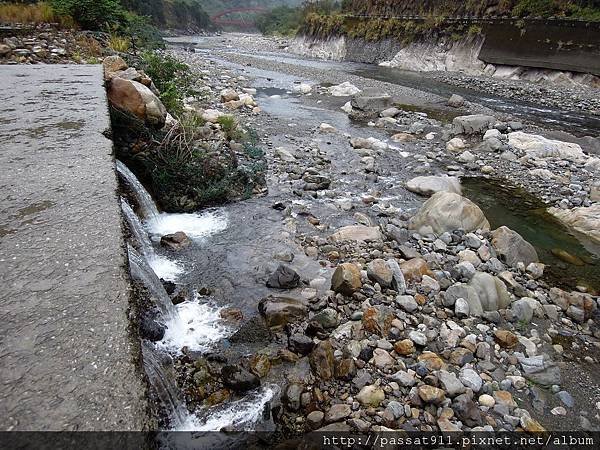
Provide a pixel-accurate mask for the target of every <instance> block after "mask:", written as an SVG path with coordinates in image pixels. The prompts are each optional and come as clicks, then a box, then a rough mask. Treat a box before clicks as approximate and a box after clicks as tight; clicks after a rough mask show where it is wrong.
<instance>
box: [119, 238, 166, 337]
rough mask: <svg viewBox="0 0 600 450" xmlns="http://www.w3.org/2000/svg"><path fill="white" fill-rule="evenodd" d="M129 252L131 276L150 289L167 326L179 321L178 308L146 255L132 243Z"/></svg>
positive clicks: (128, 247) (128, 248)
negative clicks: (139, 251)
mask: <svg viewBox="0 0 600 450" xmlns="http://www.w3.org/2000/svg"><path fill="white" fill-rule="evenodd" d="M127 253H128V255H129V270H130V272H131V277H132V278H133V279H134V280H137V281H139V282H140V283H142V284H143V285H144V286H145V287H146V288H147V289H148V291H149V292H150V294H151V295H152V297H153V298H154V300H155V302H156V306H157V308H158V309H159V311H160V313H161V315H162V317H163V319H164V320H165V321H166V322H167V326H168V325H169V323H175V322H177V317H178V314H177V309H176V308H175V305H173V302H172V301H171V299H170V298H169V294H167V291H165V288H164V286H163V284H162V282H161V281H160V279H159V278H158V276H157V275H156V273H155V272H154V270H152V268H151V267H150V265H149V264H148V262H147V261H146V260H145V259H144V257H143V256H142V255H140V254H139V253H138V251H137V250H136V249H135V248H133V247H132V246H131V245H130V244H128V245H127Z"/></svg>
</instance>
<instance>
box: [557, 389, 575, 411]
mask: <svg viewBox="0 0 600 450" xmlns="http://www.w3.org/2000/svg"><path fill="white" fill-rule="evenodd" d="M556 396H557V397H558V398H559V399H560V401H561V402H563V404H564V405H565V406H566V407H567V408H572V407H573V406H575V399H574V398H573V396H572V395H571V394H569V393H568V392H567V391H560V392H559V393H558V394H556Z"/></svg>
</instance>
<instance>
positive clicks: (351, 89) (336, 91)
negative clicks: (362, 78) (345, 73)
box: [328, 81, 361, 97]
mask: <svg viewBox="0 0 600 450" xmlns="http://www.w3.org/2000/svg"><path fill="white" fill-rule="evenodd" d="M328 90H329V94H331V95H333V96H334V97H350V96H352V95H356V94H358V93H360V92H361V90H360V89H359V88H357V87H356V86H354V85H353V84H352V83H350V82H349V81H346V82H344V83H342V84H338V85H336V86H331V87H330V88H329V89H328Z"/></svg>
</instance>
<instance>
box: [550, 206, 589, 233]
mask: <svg viewBox="0 0 600 450" xmlns="http://www.w3.org/2000/svg"><path fill="white" fill-rule="evenodd" d="M548 212H549V213H550V214H552V215H553V216H554V217H556V218H557V219H558V220H560V221H561V222H562V223H563V224H565V225H566V226H567V227H569V228H571V229H572V230H575V231H577V232H578V233H582V234H584V235H585V236H587V237H588V238H589V239H591V240H592V241H594V242H596V243H600V203H593V204H592V205H591V206H588V207H585V206H582V207H580V208H573V209H560V208H548Z"/></svg>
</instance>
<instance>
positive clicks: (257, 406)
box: [175, 385, 278, 431]
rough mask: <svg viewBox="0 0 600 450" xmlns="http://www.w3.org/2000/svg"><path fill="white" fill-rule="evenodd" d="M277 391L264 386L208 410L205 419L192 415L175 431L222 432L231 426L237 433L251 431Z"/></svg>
mask: <svg viewBox="0 0 600 450" xmlns="http://www.w3.org/2000/svg"><path fill="white" fill-rule="evenodd" d="M277 391H278V387H277V386H274V385H266V386H263V387H262V388H260V389H257V390H255V391H253V392H251V393H249V394H248V395H246V396H245V397H244V398H242V399H240V400H236V401H235V402H231V403H224V404H222V405H220V406H215V407H212V408H210V409H207V410H206V412H207V415H206V417H205V418H201V417H198V416H195V415H190V416H189V417H188V419H187V421H185V422H184V423H183V424H181V425H179V427H178V428H177V429H176V430H175V431H220V430H221V429H223V428H225V427H229V426H232V427H233V428H234V429H235V430H236V431H251V430H253V428H254V425H256V424H257V423H258V422H260V421H261V420H262V418H263V414H264V411H265V406H266V405H267V403H269V402H270V401H271V400H272V399H273V397H274V396H275V394H276V393H277Z"/></svg>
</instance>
